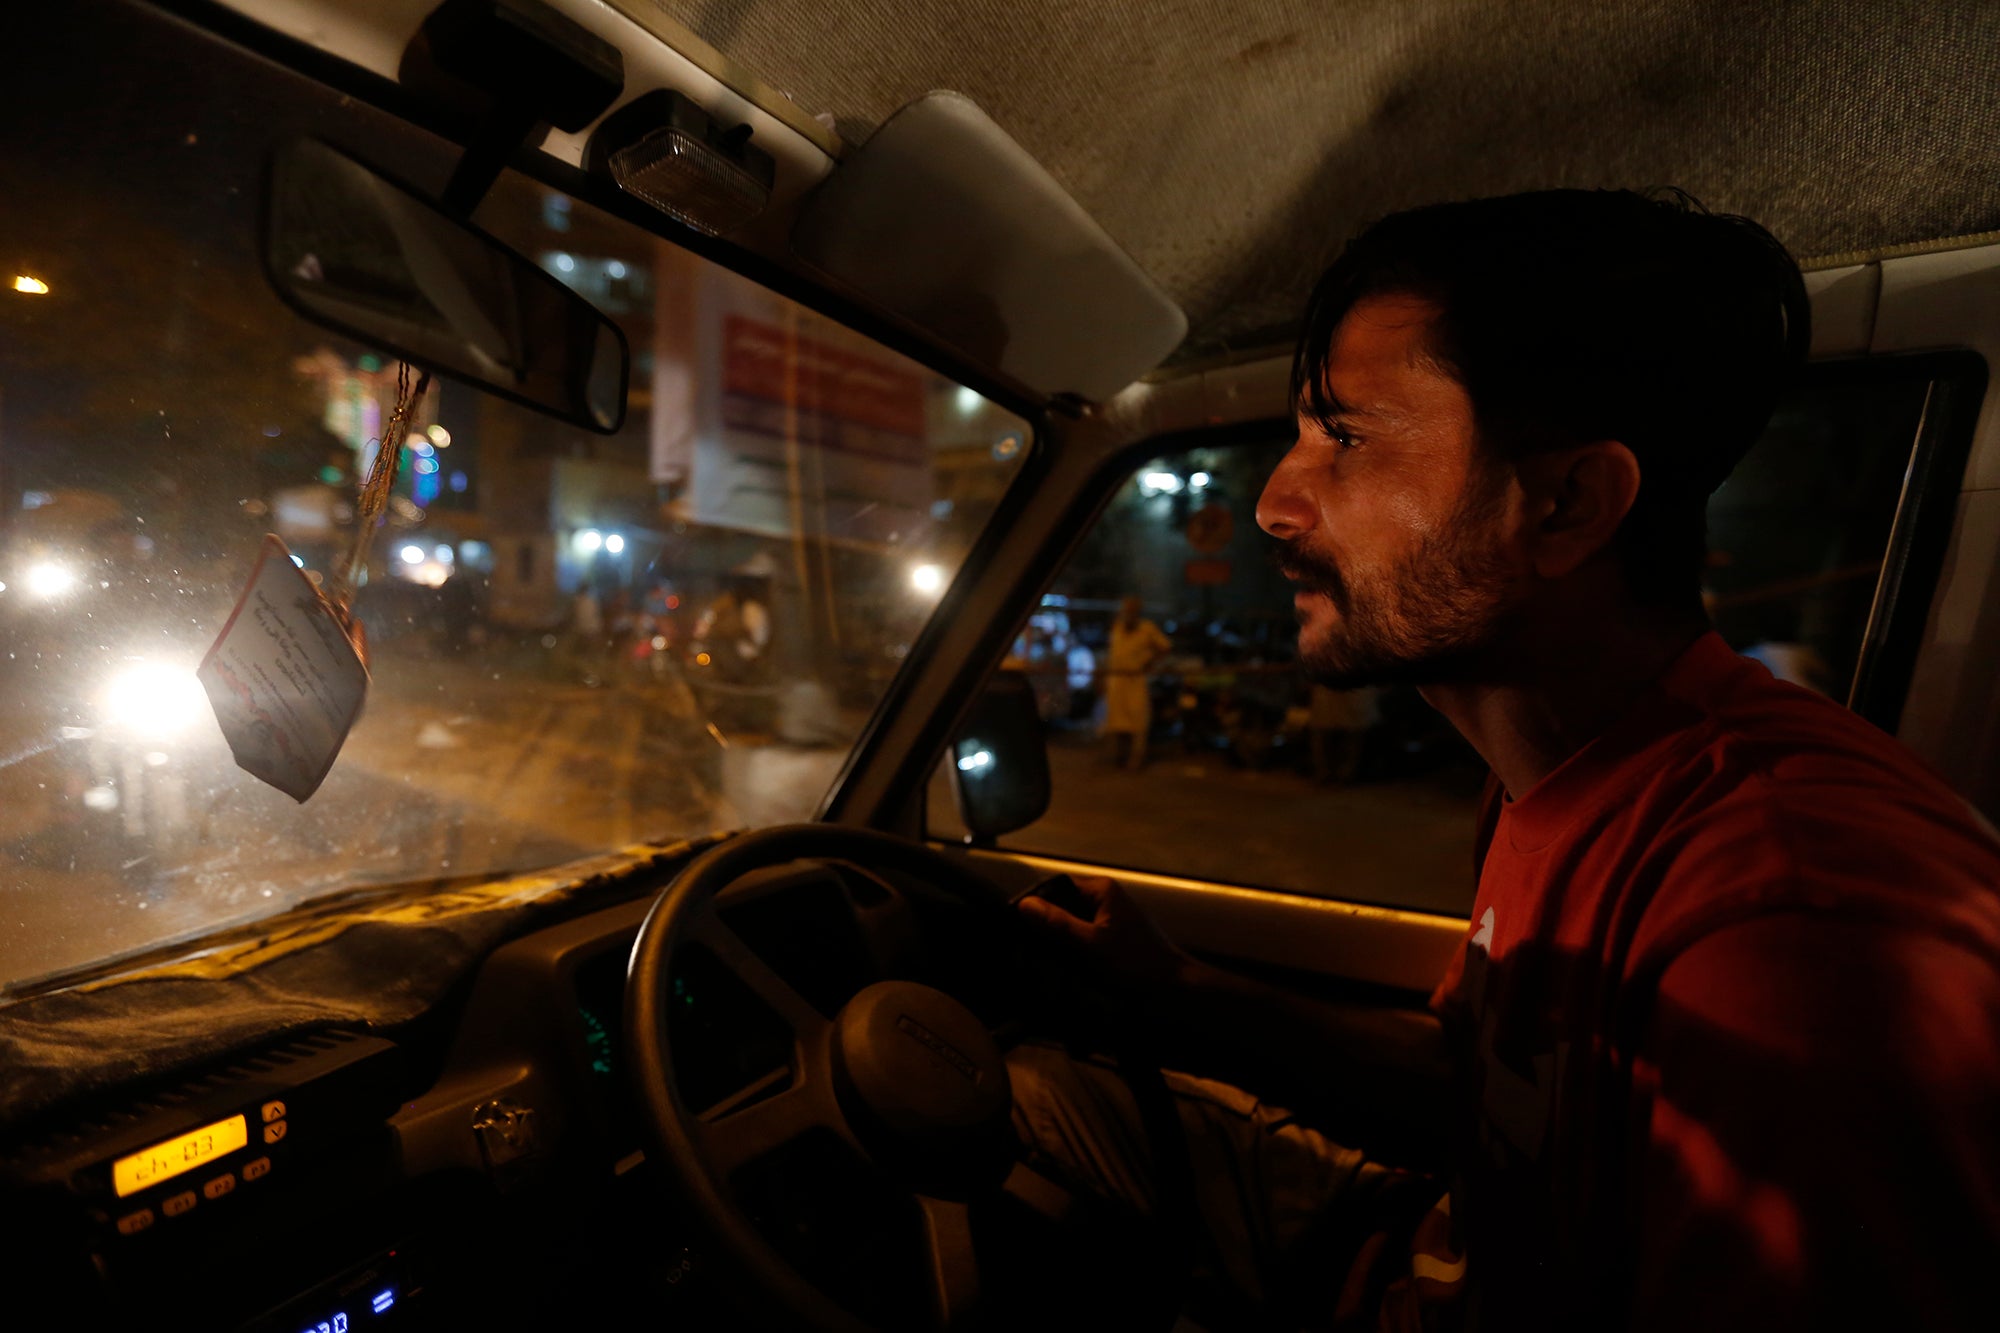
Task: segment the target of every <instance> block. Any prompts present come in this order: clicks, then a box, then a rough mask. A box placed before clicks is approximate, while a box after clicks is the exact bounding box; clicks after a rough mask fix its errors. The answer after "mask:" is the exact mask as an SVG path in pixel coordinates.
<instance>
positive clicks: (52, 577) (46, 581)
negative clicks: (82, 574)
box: [27, 560, 76, 599]
mask: <svg viewBox="0 0 2000 1333" xmlns="http://www.w3.org/2000/svg"><path fill="white" fill-rule="evenodd" d="M27 584H28V591H29V592H31V593H33V594H34V595H35V596H37V597H42V598H49V599H53V598H57V597H60V596H62V595H63V594H64V593H66V592H68V591H69V590H70V589H71V588H74V587H75V586H76V575H75V574H72V573H71V572H70V571H69V570H67V569H65V568H64V567H63V566H61V565H58V564H56V563H55V562H54V561H50V560H44V561H42V562H41V563H40V564H37V565H30V566H29V567H28V578H27Z"/></svg>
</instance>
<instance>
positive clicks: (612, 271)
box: [604, 259, 625, 278]
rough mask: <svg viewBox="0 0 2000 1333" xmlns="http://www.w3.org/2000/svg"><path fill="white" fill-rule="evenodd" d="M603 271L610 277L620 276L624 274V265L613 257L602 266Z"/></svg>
mask: <svg viewBox="0 0 2000 1333" xmlns="http://www.w3.org/2000/svg"><path fill="white" fill-rule="evenodd" d="M604 271H605V273H607V274H609V275H610V276H611V277H614V278H622V277H624V276H625V265H624V263H623V262H621V261H619V260H616V259H614V260H612V261H611V262H610V263H608V264H606V265H605V266H604Z"/></svg>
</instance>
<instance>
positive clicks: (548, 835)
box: [0, 6, 1027, 989]
mask: <svg viewBox="0 0 2000 1333" xmlns="http://www.w3.org/2000/svg"><path fill="white" fill-rule="evenodd" d="M96 8H97V7H96V6H85V7H80V8H79V9H77V10H76V11H74V16H73V17H72V16H71V13H72V11H68V10H67V9H65V10H64V11H63V16H61V17H57V18H50V19H48V20H47V22H48V23H51V24H56V25H59V26H63V27H71V28H74V29H75V30H74V31H73V32H70V33H68V34H67V37H66V38H64V39H63V40H57V39H56V37H60V36H63V35H62V34H56V35H55V36H52V37H51V39H50V40H47V41H44V42H41V43H38V45H37V55H36V58H35V59H34V60H32V61H26V62H20V63H17V64H16V65H15V66H14V67H13V68H12V69H11V70H10V71H9V73H8V76H7V78H6V79H5V80H4V81H0V118H3V119H4V121H5V123H7V124H9V125H10V126H15V127H26V126H30V125H32V126H33V127H35V128H34V130H33V132H32V133H29V132H22V133H18V134H15V135H13V136H11V137H10V138H9V139H8V140H7V146H6V147H5V148H4V150H0V151H4V153H5V158H4V162H0V177H4V179H5V180H6V181H7V182H8V184H7V186H6V187H5V190H4V195H0V264H4V265H5V266H6V268H5V272H4V274H0V634H4V641H5V644H4V653H0V843H4V847H5V862H4V864H5V874H6V882H5V885H4V894H3V895H0V987H5V988H8V989H18V988H20V987H22V986H24V985H26V984H28V983H30V982H32V981H34V980H35V979H37V978H46V977H49V976H52V975H55V974H59V973H62V972H65V971H68V970H71V969H75V968H78V967H82V966H86V965H89V964H92V963H97V962H101V961H103V960H106V959H109V958H113V957H116V956H119V955H122V954H125V953H129V952H132V951H134V950H140V949H145V948H147V947H149V946H155V945H158V944H161V943H164V942H167V941H171V940H176V939H183V938H187V937H190V936H193V935H197V934H200V933H202V932H204V931H207V930H211V929H213V928H215V927H217V926H219V925H223V924H226V923H232V922H240V921H244V920H248V919H252V918H256V917H259V916H263V915H267V914H269V913H272V912H274V911H277V910H280V909H282V908H285V907H287V906H290V905H292V904H294V903H298V902H300V901H303V900H305V899H308V898H311V897H314V896H316V895H321V894H325V893H328V892H330V891H334V890H339V889H344V888H349V887H353V886H363V885H378V884H393V885H403V884H415V885H419V886H422V885H427V884H432V883H448V882H451V881H454V880H460V879H463V878H467V877H482V876H488V877H490V876H493V875H497V874H502V873H505V872H510V871H520V870H526V869H532V868H539V867H545V866H549V865H552V864H555V863H558V862H561V861H564V860H568V859H572V858H575V857H577V856H579V855H583V854H587V853H591V852H598V851H603V850H606V849H610V848H616V847H620V846H625V845H629V844H633V843H636V842H640V841H645V840H656V839H664V838H673V837H678V836H682V835H687V834H692V833H700V832H705V831H708V830H711V829H718V828H729V827H736V826H743V825H757V824H767V823H772V822H778V821H784V820H793V819H800V818H805V817H808V816H810V815H811V814H812V812H813V810H814V809H815V807H816V806H817V804H818V802H819V800H820V798H821V797H822V796H823V795H824V793H825V791H826V789H827V787H828V785H829V783H830V782H831V780H832V778H833V776H834V774H835V772H836V771H837V769H838V767H839V765H840V762H841V760H842V758H843V756H844V754H845V751H846V750H847V748H848V747H849V746H850V744H851V743H852V741H853V740H854V738H855V737H856V735H857V734H858V732H859V730H860V728H861V726H862V725H863V722H864V720H865V718H866V716H867V714H868V712H869V710H870V709H871V707H872V706H873V705H874V703H875V701H876V700H877V699H878V698H879V696H880V695H881V693H882V691H883V689H884V687H885V686H886V684H887V682H888V681H889V679H890V678H891V677H892V676H893V675H894V674H895V672H896V671H897V670H898V668H899V666H900V664H901V661H902V659H903V657H904V656H905V655H906V653H907V652H908V650H909V646H910V644H911V642H912V641H913V639H914V637H915V636H916V634H917V633H918V631H919V629H920V628H921V627H922V625H923V623H924V621H925V620H926V618H927V617H928V616H929V615H930V613H931V611H932V610H933V609H934V608H935V606H936V603H937V600H938V597H939V595H940V594H941V592H942V590H943V588H944V587H945V586H946V585H947V584H948V582H949V581H950V579H951V578H952V576H953V574H954V572H955V570H956V568H957V566H958V564H959V562H960V561H961V560H962V559H963V557H964V556H965V554H966V552H967V550H968V549H969V547H970V546H971V544H972V542H973V540H974V538H975V537H976V535H977V533H978V530H979V528H980V526H981V524H982V523H983V522H984V520H985V518H986V517H987V515H988V513H989V512H990V510H991V508H992V506H993V504H994V503H995V502H996V500H997V499H998V497H999V495H1000V493H1001V491H1002V490H1003V488H1004V486H1005V484H1006V481H1007V479H1008V478H1009V476H1010V475H1011V473H1012V471H1013V469H1014V468H1015V466H1016V465H1017V464H1018V462H1019V460H1020V458H1021V457H1022V455H1023V453H1024V451H1025V448H1026V445H1027V438H1026V434H1025V429H1024V425H1023V423H1022V422H1021V421H1020V420H1018V419H1016V418H1014V417H1011V416H1008V415H1007V414H1005V413H1004V412H1002V411H1001V410H999V409H998V408H996V407H995V406H993V405H992V404H991V403H989V402H987V401H986V400H984V399H982V398H981V397H979V396H978V395H977V394H975V393H973V392H972V391H970V390H968V389H964V388H961V387H959V386H958V385H956V384H953V383H951V382H950V381H948V380H945V379H943V378H941V377H940V376H938V375H936V374H933V373H931V372H929V371H927V370H925V369H924V368H922V367H920V366H919V365H917V364H915V363H914V362H911V361H909V360H907V359H905V358H903V357H901V356H898V355H896V354H895V353H893V352H891V351H889V350H887V349H886V348H884V347H882V346H880V345H878V344H875V343H872V342H870V341H869V340H867V339H865V338H863V337H860V336H858V335H856V334H854V333H852V332H849V331H847V330H846V329H844V328H842V327H840V326H839V325H837V324H835V323H833V322H832V321H830V320H828V319H826V318H824V317H821V316H819V315H815V314H813V313H811V312H809V311H807V310H804V309H802V308H800V307H799V306H797V305H795V304H793V303H791V302H789V301H787V300H784V299H782V298H780V297H777V296H775V295H773V294H771V293H770V292H768V291H766V290H763V289H761V288H759V287H757V286H756V285H754V284H753V283H751V282H749V281H747V280H745V279H743V278H741V277H739V276H737V275H735V274H733V273H731V272H728V271H726V270H724V269H722V268H721V267H719V266H717V265H715V264H712V263H709V262H707V261H705V260H702V259H700V258H698V257H696V256H695V255H693V254H691V253H689V252H687V251H685V250H681V249H678V248H676V247H675V246H673V245H670V244H668V243H666V242H664V241H662V240H659V239H657V238H656V237H654V236H652V235H650V234H649V233H647V232H646V231H644V230H641V229H640V228H638V227H636V226H634V225H631V224H628V223H626V222H624V221H621V220H618V219H615V218H613V217H611V216H609V215H607V214H604V213H601V212H598V211H595V210H593V209H592V208H590V207H588V206H586V205H585V204H583V203H581V202H579V201H577V200H574V199H572V198H569V197H567V196H565V195H564V194H562V193H559V192H557V191H555V190H552V189H549V188H547V187H545V186H543V185H541V184H538V183H536V182H533V181H530V180H528V179H526V178H522V177H513V176H510V177H508V178H506V179H504V180H503V181H502V182H501V184H500V186H499V187H498V188H497V189H496V190H495V192H494V193H493V195H492V196H491V197H489V198H488V199H487V200H486V202H485V203H484V204H482V205H481V207H480V209H479V212H478V214H477V216H476V221H477V222H478V223H479V224H480V225H482V226H484V227H486V228H487V229H489V230H490V231H492V232H493V233H494V234H496V235H497V236H499V237H500V238H501V239H502V240H504V241H505V242H507V243H508V244H510V245H512V246H514V247H515V248H516V249H518V250H520V251H522V252H523V253H525V254H527V255H529V256H530V257H531V258H533V259H534V260H535V261H536V262H537V263H539V264H540V265H542V267H543V268H545V269H546V270H547V271H548V272H549V273H551V274H553V275H554V276H555V277H556V278H558V279H559V280H561V281H562V282H564V283H565V284H567V285H569V286H570V287H571V288H573V289H574V290H575V291H576V292H578V293H580V294H582V295H583V296H585V297H586V298H588V299H589V300H590V301H592V302H593V303H594V304H595V305H596V306H597V307H598V308H599V309H601V310H603V311H604V312H606V313H607V314H608V315H610V316H611V317H612V318H613V319H615V320H617V321H618V323H619V324H620V326H621V327H622V329H623V331H624V333H625V336H626V338H627V339H628V340H629V342H630V345H631V349H632V376H631V384H632V390H631V396H630V411H629V416H628V417H627V420H626V423H625V425H624V428H623V429H622V430H621V431H620V432H619V433H618V434H616V435H613V436H603V435H595V434H591V433H589V432H587V431H585V430H582V429H579V428H576V427H572V426H567V425H564V424H562V423H560V422H557V421H555V420H554V419H552V418H549V417H546V416H542V415H539V414H537V413H535V412H533V411H531V410H528V409H526V408H523V407H519V406H516V405H514V404H512V403H509V402H505V401H502V400H501V399H498V398H495V397H492V396H490V395H486V394H482V393H480V392H478V391H475V390H473V389H470V388H468V387H466V386H464V385H461V384H457V383H453V382H448V381H440V382H436V383H434V384H433V386H432V387H431V389H430V391H429V392H428V393H427V394H426V395H425V396H424V398H423V399H422V401H421V402H420V403H419V404H418V405H417V408H416V411H415V414H414V417H413V419H412V420H411V421H410V422H409V424H408V427H407V428H406V429H405V430H404V431H402V432H401V434H402V438H401V439H397V440H391V441H388V442H387V447H391V448H395V449H398V450H400V451H401V464H402V468H401V476H400V478H399V480H398V482H397V485H396V488H395V492H394V494H393V496H392V498H391V499H390V502H389V508H388V514H387V523H386V525H385V526H384V527H383V528H382V529H381V530H380V531H379V532H378V533H377V535H376V537H375V539H374V542H373V545H372V547H371V551H370V558H369V561H368V565H367V570H366V582H365V584H364V585H363V586H362V587H361V588H360V589H359V592H358V596H357V600H356V604H355V609H356V611H357V612H358V614H359V618H360V620H361V621H362V623H363V625H364V626H365V629H366V634H367V641H368V644H369V647H370V652H371V661H370V668H371V673H372V676H373V682H372V688H371V691H370V694H369V698H368V702H367V705H366V708H365V711H364V712H363V715H362V717H361V720H360V722H359V724H358V725H357V726H356V728H355V730H354V732H353V733H352V735H351V736H350V737H349V739H348V741H347V743H346V747H345V749H344V750H343V751H342V753H341V755H340V757H339V759H338V761H337V762H336V763H335V765H334V767H333V769H332V772H331V774H330V775H329V776H328V777H327V779H326V781H325V784H324V785H323V786H322V787H321V788H320V789H319V791H318V792H317V793H316V794H315V795H313V796H312V797H311V799H310V800H308V801H306V802H305V803H303V804H300V803H297V802H295V801H293V800H292V799H291V798H290V797H287V796H285V795H283V794H281V793H280V792H278V791H276V790H273V789H271V788H270V787H267V786H264V785H262V784H260V783H259V782H258V781H256V780H255V779H253V778H251V777H250V776H249V775H248V774H247V773H245V772H243V771H242V770H240V769H239V768H237V766H236V765H235V764H234V762H233V761H232V759H231V755H230V752H229V749H228V747H227V746H226V745H225V743H224V741H223V738H222V735H221V733H220V731H219V730H218V727H217V724H216V721H215V719H214V717H213V715H212V713H211V711H210V709H209V706H208V703H207V700H206V698H205V696H204V695H203V693H202V690H201V688H200V686H199V684H198V683H197V682H196V680H195V676H194V674H193V673H194V668H195V667H196V665H197V664H198V663H199V662H200V661H201V658H202V656H203V654H204V652H205V651H206V650H207V649H208V647H209V645H210V644H211V643H212V642H213V640H214V639H215V637H216V635H217V633H218V632H219V631H220V630H221V629H222V627H223V624H224V622H225V620H226V619H227V618H228V615H229V612H230V609H231V607H232V606H233V605H234V603H235V600H236V598H237V595H238V594H239V592H241V590H242V588H243V586H244V584H245V582H246V580H248V578H249V577H250V574H251V569H252V566H253V564H254V562H255V559H256V556H257V552H258V548H259V544H260V542H261V541H262V539H263V537H264V534H266V533H275V534H276V535H277V536H279V537H281V538H282V539H283V540H284V541H285V542H286V543H287V544H288V546H289V547H290V549H291V551H292V552H293V553H294V554H295V556H296V558H297V559H298V561H299V562H300V563H301V564H302V565H303V566H305V567H306V568H308V569H311V570H323V569H325V568H327V567H329V566H330V564H331V562H332V561H333V559H334V557H335V553H336V552H337V551H339V550H341V549H342V548H343V547H344V545H345V544H346V543H347V542H348V540H349V539H350V537H351V535H352V529H353V524H354V500H355V495H356V488H357V477H358V475H359V474H360V473H362V472H363V471H364V470H365V469H366V468H367V466H368V465H369V463H370V462H371V461H372V459H373V458H374V455H375V452H376V450H377V449H378V448H380V447H383V441H382V439H381V437H382V434H383V432H384V428H385V425H386V423H387V422H388V419H389V416H390V412H391V410H392V408H393V406H394V402H395V389H396V372H397V365H396V363H394V362H393V361H390V360H387V359H385V358H384V357H383V356H382V355H381V354H380V353H379V351H378V350H377V349H373V348H370V347H367V346H363V345H359V344H356V343H353V342H350V341H347V340H344V339H342V338H340V337H338V336H334V335H331V334H328V333H326V332H324V331H322V330H320V329H319V328H317V327H315V326H313V325H311V324H309V323H307V322H305V321H304V320H302V319H300V318H299V317H298V316H296V315H294V314H292V313H291V312H290V311H289V310H288V309H287V308H286V307H285V306H284V305H283V304H281V303H280V301H279V300H278V298H277V297H276V296H275V295H274V294H273V292H272V290H271V289H270V287H269V286H268V285H267V284H266V281H265V279H264V277H263V275H262V272H261V270H260V268H259V265H258V261H257V258H256V256H257V253H258V243H257V229H258V208H259V201H260V196H261V192H262V189H263V172H264V168H265V164H266V162H267V161H268V160H269V157H270V154H271V153H272V151H273V150H274V148H275V147H276V146H277V145H279V144H280V143H283V142H286V141H289V140H291V139H295V138H296V137H297V136H299V135H301V134H311V135H316V136H319V137H322V138H324V139H326V140H327V141H329V142H333V143H335V144H337V145H339V146H340V147H342V148H344V149H345V150H347V151H349V152H351V153H354V154H355V155H357V156H359V157H361V158H363V159H365V160H368V161H369V162H371V163H373V164H374V165H376V166H377V167H379V168H380V169H382V170H384V171H387V172H389V173H391V174H394V175H397V176H400V177H401V178H402V179H404V180H407V181H409V182H411V183H412V184H413V185H415V186H416V187H417V188H419V189H425V190H430V191H433V192H434V191H435V190H436V189H438V188H439V187H440V186H441V184H442V183H443V181H444V180H445V178H446V176H447V175H448V174H449V171H450V167H451V165H452V162H453V154H452V153H451V151H450V150H449V149H448V148H447V147H446V146H445V145H443V144H441V143H440V142H438V141H436V140H433V139H430V138H428V137H426V136H424V135H422V134H420V133H418V132H417V131H415V130H413V129H411V128H409V127H407V126H405V125H400V124H398V123H397V122H394V121H392V120H390V119H388V118H387V117H384V116H380V115H377V114H375V113H372V112H369V111H367V110H365V109H363V108H361V107H359V106H357V105H356V104H354V103H353V102H351V101H349V100H347V99H343V98H341V97H339V96H337V95H335V94H333V93H331V92H329V91H327V90H326V89H324V88H321V87H319V86H317V85H314V84H312V83H309V82H307V81H305V80H302V79H298V78H294V77H292V76H289V75H287V74H285V73H283V72H281V71H278V70H276V69H274V68H273V67H271V66H269V65H266V64H263V63H261V62H258V61H254V60H252V59H250V58H248V57H246V56H244V55H243V54H241V53H240V52H236V51H233V50H232V49H230V48H227V47H225V46H222V45H220V44H217V43H214V42H212V41H209V40H207V39H205V38H198V37H193V36H191V35H189V34H188V33H187V32H186V31H185V30H183V29H181V28H179V27H178V26H177V25H175V24H173V23H172V22H170V21H168V20H163V19H158V18H144V17H143V16H135V15H133V14H131V13H129V12H128V13H126V14H125V15H123V16H122V18H121V21H120V22H119V23H118V24H116V25H113V24H111V23H108V22H104V21H102V20H101V19H99V18H94V17H93V15H94V12H95V10H96Z"/></svg>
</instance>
